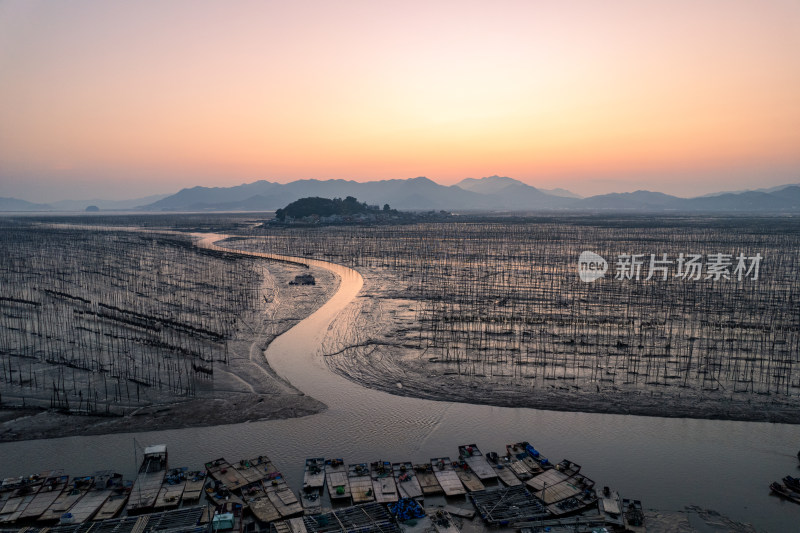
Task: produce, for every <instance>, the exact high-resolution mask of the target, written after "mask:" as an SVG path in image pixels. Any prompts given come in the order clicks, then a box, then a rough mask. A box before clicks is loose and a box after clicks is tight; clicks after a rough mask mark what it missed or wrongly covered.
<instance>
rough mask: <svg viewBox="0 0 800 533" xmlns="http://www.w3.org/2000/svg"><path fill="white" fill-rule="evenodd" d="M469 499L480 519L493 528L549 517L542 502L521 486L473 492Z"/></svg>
mask: <svg viewBox="0 0 800 533" xmlns="http://www.w3.org/2000/svg"><path fill="white" fill-rule="evenodd" d="M469 497H470V499H471V500H472V503H473V505H475V508H476V509H477V510H478V514H480V515H481V518H483V519H484V520H485V521H486V522H488V523H489V524H490V525H493V526H505V525H508V524H510V523H512V522H521V521H530V520H537V519H540V518H545V517H549V516H550V513H549V512H548V511H547V509H546V508H545V506H544V505H542V502H541V501H539V499H537V498H535V497H534V496H533V495H532V494H531V493H530V492H528V491H527V490H526V489H525V487H523V486H521V485H518V486H516V487H508V488H504V489H500V490H492V491H487V490H483V491H480V492H473V493H472V494H470V495H469Z"/></svg>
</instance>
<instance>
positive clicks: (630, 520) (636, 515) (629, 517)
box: [622, 498, 645, 533]
mask: <svg viewBox="0 0 800 533" xmlns="http://www.w3.org/2000/svg"><path fill="white" fill-rule="evenodd" d="M622 514H623V519H624V521H625V530H626V531H628V530H629V531H633V532H635V533H639V532H644V531H645V525H644V512H643V511H642V502H640V501H639V500H628V499H627V498H625V499H623V500H622Z"/></svg>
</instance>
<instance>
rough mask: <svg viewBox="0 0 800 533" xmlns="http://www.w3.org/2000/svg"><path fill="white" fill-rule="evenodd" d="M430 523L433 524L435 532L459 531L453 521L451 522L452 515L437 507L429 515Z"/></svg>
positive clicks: (452, 532) (450, 532)
mask: <svg viewBox="0 0 800 533" xmlns="http://www.w3.org/2000/svg"><path fill="white" fill-rule="evenodd" d="M431 524H433V528H434V529H435V530H436V532H437V533H460V531H459V529H458V527H456V524H455V522H453V517H452V516H450V513H448V512H447V511H445V510H444V509H437V510H436V512H435V513H433V515H431Z"/></svg>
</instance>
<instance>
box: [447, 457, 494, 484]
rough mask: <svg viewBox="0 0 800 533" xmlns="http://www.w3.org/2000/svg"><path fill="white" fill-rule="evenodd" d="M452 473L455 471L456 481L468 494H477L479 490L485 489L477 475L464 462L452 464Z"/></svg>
mask: <svg viewBox="0 0 800 533" xmlns="http://www.w3.org/2000/svg"><path fill="white" fill-rule="evenodd" d="M453 471H455V473H456V475H457V476H458V479H459V480H461V483H462V484H463V485H464V487H466V489H467V490H468V491H469V492H478V491H479V490H484V489H485V488H486V486H485V485H484V484H483V482H482V481H481V479H480V478H479V477H478V475H477V474H475V472H474V471H473V470H472V469H471V468H470V466H469V465H468V464H467V463H466V462H464V461H455V462H453ZM495 477H496V476H495Z"/></svg>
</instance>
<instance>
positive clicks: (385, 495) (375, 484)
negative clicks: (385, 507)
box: [369, 461, 399, 503]
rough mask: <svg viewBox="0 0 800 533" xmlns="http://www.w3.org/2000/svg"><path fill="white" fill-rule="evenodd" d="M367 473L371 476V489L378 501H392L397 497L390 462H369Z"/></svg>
mask: <svg viewBox="0 0 800 533" xmlns="http://www.w3.org/2000/svg"><path fill="white" fill-rule="evenodd" d="M369 475H370V477H371V478H372V490H373V492H374V493H375V500H376V501H377V502H378V503H393V502H396V501H397V500H398V499H399V496H398V494H397V484H395V482H394V472H393V471H392V463H390V462H389V461H375V462H372V463H370V465H369Z"/></svg>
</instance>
